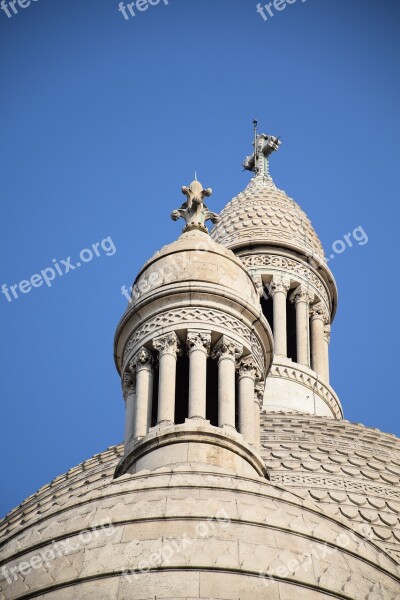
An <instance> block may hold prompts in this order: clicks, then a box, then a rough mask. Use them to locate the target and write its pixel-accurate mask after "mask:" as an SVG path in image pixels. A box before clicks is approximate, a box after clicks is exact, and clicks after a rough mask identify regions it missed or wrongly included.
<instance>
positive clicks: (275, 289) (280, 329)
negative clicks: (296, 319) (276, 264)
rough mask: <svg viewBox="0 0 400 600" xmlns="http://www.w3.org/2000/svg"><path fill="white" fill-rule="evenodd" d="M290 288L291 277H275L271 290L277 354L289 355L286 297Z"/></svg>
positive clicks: (270, 286)
mask: <svg viewBox="0 0 400 600" xmlns="http://www.w3.org/2000/svg"><path fill="white" fill-rule="evenodd" d="M289 288H290V279H289V278H288V277H285V276H284V275H282V276H278V277H275V276H274V277H273V279H272V281H271V283H270V284H269V291H270V294H271V296H272V298H273V302H274V340H275V354H278V355H281V356H287V318H286V298H287V293H288V291H289Z"/></svg>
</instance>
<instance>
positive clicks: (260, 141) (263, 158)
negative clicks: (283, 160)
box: [243, 120, 282, 177]
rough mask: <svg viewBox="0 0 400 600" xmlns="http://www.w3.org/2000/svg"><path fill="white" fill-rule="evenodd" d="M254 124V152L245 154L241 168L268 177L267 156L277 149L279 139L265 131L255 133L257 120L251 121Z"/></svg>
mask: <svg viewBox="0 0 400 600" xmlns="http://www.w3.org/2000/svg"><path fill="white" fill-rule="evenodd" d="M253 125H254V142H253V146H254V152H253V154H252V155H251V156H247V157H246V160H245V161H244V163H243V168H244V169H245V170H246V171H252V172H253V173H255V174H256V176H257V175H261V176H263V177H269V165H268V158H269V156H270V155H271V154H272V153H273V152H276V151H277V150H278V149H279V146H280V145H281V143H282V142H281V141H280V139H279V138H276V137H274V136H272V135H266V134H265V133H261V134H257V121H256V120H254V121H253Z"/></svg>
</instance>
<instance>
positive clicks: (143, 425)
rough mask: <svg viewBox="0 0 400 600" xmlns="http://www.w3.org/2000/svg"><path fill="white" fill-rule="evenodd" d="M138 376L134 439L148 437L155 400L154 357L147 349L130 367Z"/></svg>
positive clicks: (144, 349)
mask: <svg viewBox="0 0 400 600" xmlns="http://www.w3.org/2000/svg"><path fill="white" fill-rule="evenodd" d="M129 368H130V370H131V371H132V373H135V374H136V402H135V410H134V427H133V437H134V439H136V438H141V437H144V436H145V435H147V433H148V431H149V429H150V426H151V409H152V399H153V357H152V354H151V352H150V351H149V350H147V348H144V347H143V348H141V349H140V350H139V351H138V353H137V354H136V356H135V357H134V359H133V360H132V361H131V363H130V365H129Z"/></svg>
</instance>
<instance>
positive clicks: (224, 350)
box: [212, 335, 243, 363]
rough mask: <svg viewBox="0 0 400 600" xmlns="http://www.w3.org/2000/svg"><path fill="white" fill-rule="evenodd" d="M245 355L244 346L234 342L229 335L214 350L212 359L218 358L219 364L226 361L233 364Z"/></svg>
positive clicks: (222, 338)
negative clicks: (229, 360) (228, 360)
mask: <svg viewBox="0 0 400 600" xmlns="http://www.w3.org/2000/svg"><path fill="white" fill-rule="evenodd" d="M242 354H243V346H241V345H240V344H238V343H237V342H235V340H232V338H230V337H228V336H227V335H223V336H222V337H221V339H220V340H219V342H217V343H216V345H215V346H214V348H213V351H212V358H216V359H217V360H218V362H220V361H221V360H224V359H227V358H229V359H231V360H232V361H233V362H235V363H236V361H237V360H238V359H239V358H240V357H241V356H242Z"/></svg>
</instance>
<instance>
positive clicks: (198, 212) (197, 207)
mask: <svg viewBox="0 0 400 600" xmlns="http://www.w3.org/2000/svg"><path fill="white" fill-rule="evenodd" d="M182 193H183V194H184V195H185V196H186V198H187V200H186V202H184V203H183V204H182V206H181V207H180V208H179V209H178V210H174V212H173V213H172V214H171V218H172V220H173V221H177V220H178V219H180V218H182V219H184V220H185V222H186V226H185V227H184V229H183V233H185V232H187V231H193V230H194V229H197V230H199V231H203V232H204V233H208V229H207V227H206V221H209V220H210V221H212V223H214V224H215V223H218V222H219V219H220V218H219V216H218V215H217V213H214V212H211V211H209V210H208V208H207V206H206V205H205V204H204V198H208V197H209V196H211V194H212V189H211V188H207V189H206V190H205V189H204V188H203V186H202V185H201V183H200V182H199V181H197V180H195V181H192V183H191V184H190V186H189V187H186V186H183V188H182Z"/></svg>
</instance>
